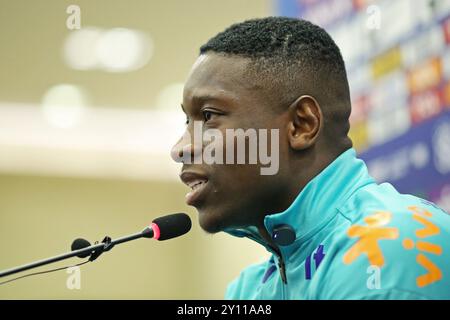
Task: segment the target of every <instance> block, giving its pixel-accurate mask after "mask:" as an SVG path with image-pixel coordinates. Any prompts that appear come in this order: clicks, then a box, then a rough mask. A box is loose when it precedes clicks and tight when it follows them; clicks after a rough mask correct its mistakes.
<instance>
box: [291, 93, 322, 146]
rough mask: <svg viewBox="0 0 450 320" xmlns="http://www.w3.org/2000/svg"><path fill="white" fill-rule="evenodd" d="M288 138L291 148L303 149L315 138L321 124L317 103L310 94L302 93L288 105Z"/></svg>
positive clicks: (320, 112) (320, 111)
mask: <svg viewBox="0 0 450 320" xmlns="http://www.w3.org/2000/svg"><path fill="white" fill-rule="evenodd" d="M289 114H290V121H289V123H288V130H287V131H288V140H289V144H290V146H291V148H292V149H294V150H303V149H307V148H309V147H311V146H312V145H313V144H314V143H315V142H316V140H317V138H318V136H319V132H320V130H321V128H322V125H323V115H322V110H321V109H320V106H319V103H318V102H317V100H316V99H314V98H313V97H312V96H308V95H304V96H301V97H299V98H297V100H295V101H294V103H292V104H291V105H290V106H289Z"/></svg>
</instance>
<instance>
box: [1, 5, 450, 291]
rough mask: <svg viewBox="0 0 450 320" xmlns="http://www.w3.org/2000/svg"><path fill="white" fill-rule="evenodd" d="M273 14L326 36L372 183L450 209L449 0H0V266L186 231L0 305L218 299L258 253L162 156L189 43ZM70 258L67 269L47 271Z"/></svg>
mask: <svg viewBox="0 0 450 320" xmlns="http://www.w3.org/2000/svg"><path fill="white" fill-rule="evenodd" d="M269 15H284V16H293V17H300V18H304V19H307V20H310V21H313V22H315V23H317V24H319V25H321V26H322V27H324V28H325V29H326V30H327V31H329V32H330V34H331V35H332V36H333V38H334V39H335V41H336V42H337V44H338V45H339V47H340V48H341V51H342V53H343V56H344V60H345V61H346V65H347V69H348V76H349V81H350V87H351V93H352V100H353V111H352V118H351V121H352V129H351V136H352V138H353V141H354V144H355V147H356V149H357V151H358V153H359V155H360V157H362V158H363V159H365V160H366V161H367V164H368V166H369V170H370V171H371V173H372V175H374V176H375V177H376V179H377V180H378V181H380V182H384V181H389V182H392V183H393V184H394V185H395V186H396V187H397V188H398V189H399V190H400V191H402V192H407V193H414V194H416V195H419V196H421V197H424V198H426V199H429V200H432V201H435V202H437V203H438V204H439V205H441V206H442V207H443V208H444V209H446V210H450V82H449V79H450V18H449V17H450V1H448V0H395V1H390V0H378V1H369V0H246V1H239V0H229V1H218V0H189V1H186V0H185V1H182V0H165V1H156V0H155V1H145V0H134V1H124V0H108V1H106V0H95V1H93V0H90V1H88V0H84V1H63V0H53V1H50V0H46V1H44V0H42V1H25V0H14V1H13V0H9V1H7V0H0V269H6V268H10V267H13V266H15V265H19V264H23V263H27V262H31V261H32V260H36V259H41V258H44V257H47V256H52V255H56V254H58V253H62V252H65V251H68V250H69V249H70V244H71V242H72V240H73V239H75V238H77V237H83V238H86V239H89V240H91V241H92V242H93V241H95V240H99V241H100V240H102V239H103V237H104V236H105V235H108V236H111V237H113V238H115V237H119V236H122V235H126V234H129V233H134V232H136V231H139V230H140V229H142V228H143V226H145V225H146V224H148V223H149V222H150V221H151V220H153V219H154V218H156V217H157V216H159V215H163V214H166V213H172V212H187V213H188V214H189V215H190V216H191V218H192V220H193V222H194V224H193V231H192V232H190V233H189V234H188V235H186V236H184V237H183V238H179V239H174V240H172V241H168V242H161V243H155V242H152V241H151V240H139V241H134V242H131V243H128V244H123V245H121V246H118V247H116V248H114V252H113V253H105V254H104V255H102V257H101V258H99V260H97V261H96V262H95V263H92V264H87V265H84V266H83V267H82V268H81V288H80V289H72V290H70V289H68V288H67V286H66V281H67V278H68V276H69V274H67V273H66V272H65V271H64V270H63V271H58V272H56V273H51V274H48V275H40V276H35V277H31V278H27V279H23V280H19V281H17V282H14V283H10V284H6V285H2V286H0V299H14V298H18V299H36V298H37V299H52V298H62V299H105V298H106V299H169V298H171V299H220V298H222V297H223V295H224V292H225V288H226V284H227V283H228V282H230V281H231V280H232V279H233V278H235V277H236V276H238V274H239V272H240V271H241V269H242V268H244V267H245V266H247V265H248V264H250V263H255V262H259V261H261V260H263V259H265V258H266V257H267V252H266V251H265V250H264V249H263V248H261V247H260V246H258V245H256V244H254V243H252V242H251V241H246V240H241V239H235V238H232V237H230V236H227V235H224V234H218V235H214V236H211V235H207V234H205V232H203V231H202V230H201V229H200V228H199V226H198V224H197V217H196V213H195V210H193V209H192V208H190V207H187V206H186V205H185V203H184V195H185V193H186V191H187V188H186V187H185V186H184V185H182V184H181V183H180V182H179V180H178V171H179V166H177V165H176V164H175V163H173V162H172V160H171V159H170V156H169V150H170V148H171V146H172V144H173V143H174V142H175V141H176V140H177V138H178V137H179V135H181V133H182V131H183V128H184V126H183V123H184V116H183V114H182V112H181V111H180V110H179V104H180V102H181V93H182V88H183V82H184V80H185V79H186V76H187V74H188V72H189V69H190V67H191V65H192V63H193V62H194V61H195V59H196V57H197V54H198V48H199V47H200V46H201V45H202V44H203V43H204V42H206V41H207V40H208V39H209V38H210V37H212V36H214V35H215V34H216V33H217V32H219V31H222V30H223V29H224V28H226V27H227V26H229V25H230V24H232V23H235V22H240V21H242V20H245V19H249V18H255V17H263V16H269ZM76 262H79V261H78V260H76V259H72V260H66V261H65V262H64V261H63V262H61V263H58V264H56V265H50V266H46V267H42V268H40V269H38V270H37V271H39V270H46V269H49V268H52V267H57V266H65V265H70V264H74V263H76Z"/></svg>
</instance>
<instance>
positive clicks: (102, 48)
mask: <svg viewBox="0 0 450 320" xmlns="http://www.w3.org/2000/svg"><path fill="white" fill-rule="evenodd" d="M95 49H96V55H97V58H98V60H99V62H100V64H101V66H102V67H103V68H104V69H105V70H107V71H111V72H123V71H130V70H135V69H139V68H141V67H143V66H144V65H146V64H147V62H148V61H149V60H150V57H151V54H152V51H153V46H152V44H151V42H150V40H149V39H148V38H147V37H146V36H145V35H144V34H143V33H141V32H139V31H134V30H130V29H123V28H117V29H112V30H109V31H106V32H104V33H103V35H102V36H101V37H100V39H99V40H98V42H97V45H96V48H95Z"/></svg>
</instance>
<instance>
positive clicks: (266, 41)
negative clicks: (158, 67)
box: [200, 17, 351, 136]
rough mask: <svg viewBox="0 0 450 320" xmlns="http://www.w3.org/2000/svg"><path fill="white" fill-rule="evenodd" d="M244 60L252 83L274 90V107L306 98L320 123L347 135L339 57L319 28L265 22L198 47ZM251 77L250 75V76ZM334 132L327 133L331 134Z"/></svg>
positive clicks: (284, 20) (244, 25)
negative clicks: (319, 115) (247, 61)
mask: <svg viewBox="0 0 450 320" xmlns="http://www.w3.org/2000/svg"><path fill="white" fill-rule="evenodd" d="M208 52H214V53H219V54H225V55H233V56H240V57H245V58H249V59H250V60H251V61H252V64H251V65H252V68H251V69H252V72H253V73H252V78H251V79H254V80H253V81H258V80H262V81H265V82H264V83H265V87H268V88H271V89H276V92H277V93H279V94H280V95H283V97H279V99H280V102H282V103H283V104H286V103H288V102H293V101H294V100H295V99H296V98H297V97H299V96H300V95H303V94H310V95H312V96H313V97H314V98H316V100H317V101H318V102H319V104H320V105H321V108H322V112H323V114H324V118H325V122H328V123H329V124H331V126H338V128H339V131H342V133H344V134H345V136H347V133H348V130H349V123H348V118H349V116H350V112H351V102H350V92H349V86H348V81H347V74H346V70H345V63H344V60H343V58H342V55H341V52H340V50H339V48H338V46H337V45H336V43H335V42H334V41H333V39H332V38H331V36H330V35H329V34H328V33H327V32H326V31H325V30H324V29H322V28H321V27H319V26H317V25H315V24H313V23H311V22H309V21H306V20H301V19H295V18H288V17H265V18H259V19H251V20H247V21H244V22H241V23H236V24H233V25H231V26H230V27H228V28H227V29H225V30H224V31H223V32H220V33H218V34H217V35H216V36H214V37H213V38H211V39H210V40H208V42H206V43H205V44H204V45H202V46H201V47H200V54H206V53H208ZM255 72H256V73H255ZM335 133H336V132H334V133H333V134H335Z"/></svg>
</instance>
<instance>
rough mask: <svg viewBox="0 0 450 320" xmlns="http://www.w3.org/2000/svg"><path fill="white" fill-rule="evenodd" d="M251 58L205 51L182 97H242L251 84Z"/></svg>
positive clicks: (188, 98) (189, 99)
mask: <svg viewBox="0 0 450 320" xmlns="http://www.w3.org/2000/svg"><path fill="white" fill-rule="evenodd" d="M249 62H250V60H249V59H247V58H242V57H237V56H225V55H220V54H215V53H211V54H210V53H208V54H203V55H201V56H199V57H198V59H197V60H196V61H195V63H194V65H193V66H192V69H191V71H190V73H189V76H188V79H187V81H186V84H185V86H184V91H183V100H184V101H185V102H189V101H192V100H195V99H197V98H199V97H210V98H221V97H227V98H233V99H242V98H245V96H246V95H247V96H248V94H249V88H250V87H251V86H252V83H249V79H248V77H247V76H246V70H247V66H248V64H249Z"/></svg>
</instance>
